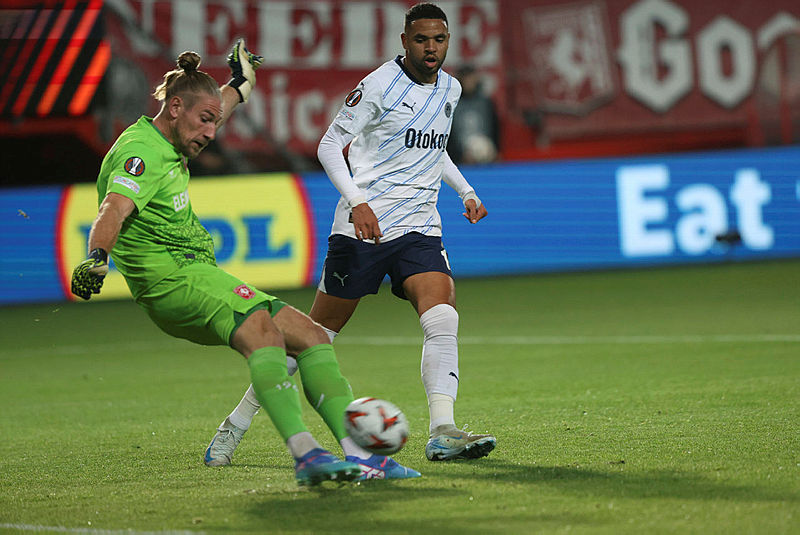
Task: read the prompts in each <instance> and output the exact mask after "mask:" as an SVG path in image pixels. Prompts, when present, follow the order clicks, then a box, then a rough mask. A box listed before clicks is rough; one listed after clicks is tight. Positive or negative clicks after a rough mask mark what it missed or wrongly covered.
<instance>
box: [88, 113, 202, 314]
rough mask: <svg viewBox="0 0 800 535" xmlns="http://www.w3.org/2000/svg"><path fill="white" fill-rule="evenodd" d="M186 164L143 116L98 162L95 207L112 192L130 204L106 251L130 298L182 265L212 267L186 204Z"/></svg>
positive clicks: (151, 120)
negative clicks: (199, 263)
mask: <svg viewBox="0 0 800 535" xmlns="http://www.w3.org/2000/svg"><path fill="white" fill-rule="evenodd" d="M186 163H187V161H186V158H185V157H184V156H183V155H182V154H181V153H180V152H178V151H177V150H176V149H175V147H174V146H173V145H172V143H170V142H169V141H168V140H167V138H165V137H164V135H163V134H162V133H161V131H159V130H158V128H156V126H155V125H154V124H153V119H151V118H150V117H144V116H143V117H141V118H140V119H139V120H138V121H137V122H136V123H134V124H133V125H131V126H130V127H128V128H127V129H126V130H125V131H124V132H123V133H122V134H121V135H120V136H119V138H118V139H117V141H116V142H115V143H114V145H113V146H112V147H111V150H109V151H108V154H106V156H105V158H104V159H103V165H102V166H101V167H100V174H99V176H98V177H97V194H98V204H99V203H102V202H103V199H104V198H105V197H106V195H107V194H108V193H118V194H120V195H124V196H125V197H128V198H129V199H131V200H132V201H133V202H134V204H135V205H136V209H135V210H134V211H133V213H132V214H131V215H130V216H128V218H127V219H126V220H125V222H124V223H123V224H122V230H121V231H120V233H119V237H118V239H117V243H116V244H115V245H114V248H113V249H112V250H111V256H112V258H113V259H114V264H115V265H116V267H117V269H119V271H120V273H121V274H122V275H123V276H124V277H125V281H126V282H127V283H128V288H130V290H131V294H133V297H134V299H137V298H138V297H139V296H141V295H142V293H144V292H145V291H146V290H147V289H149V288H150V287H151V286H153V285H154V284H156V283H157V282H159V281H160V280H162V279H164V278H165V277H166V276H168V275H169V274H171V273H173V272H174V271H176V270H177V269H179V268H181V267H183V266H186V265H189V264H194V263H197V262H202V263H206V264H212V265H216V260H215V257H214V242H213V240H212V238H211V235H210V234H209V233H208V231H207V230H206V229H205V228H203V226H202V225H201V224H200V221H199V220H198V219H197V216H196V215H195V213H194V211H192V204H191V202H190V201H189V192H188V186H189V170H188V168H187V167H186Z"/></svg>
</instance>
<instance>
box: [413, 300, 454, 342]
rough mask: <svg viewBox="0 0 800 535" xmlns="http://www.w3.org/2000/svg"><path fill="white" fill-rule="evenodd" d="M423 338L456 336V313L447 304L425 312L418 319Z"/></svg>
mask: <svg viewBox="0 0 800 535" xmlns="http://www.w3.org/2000/svg"><path fill="white" fill-rule="evenodd" d="M419 323H420V325H421V326H422V332H423V333H424V334H425V338H426V339H429V338H432V337H435V336H442V335H450V336H458V312H457V311H456V309H455V308H453V307H452V306H450V305H448V304H440V305H436V306H434V307H431V308H429V309H428V310H426V311H425V312H424V313H423V314H422V316H420V317H419Z"/></svg>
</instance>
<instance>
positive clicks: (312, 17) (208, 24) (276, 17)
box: [106, 0, 502, 159]
mask: <svg viewBox="0 0 800 535" xmlns="http://www.w3.org/2000/svg"><path fill="white" fill-rule="evenodd" d="M413 3H414V2H380V1H370V2H365V1H330V2H309V3H298V2H293V1H269V2H255V1H238V2H224V3H222V2H210V1H173V2H167V1H161V2H159V1H156V2H142V1H123V0H118V1H115V2H107V4H106V5H107V7H109V8H110V9H109V22H108V26H109V34H110V36H109V39H110V41H111V44H112V49H113V51H114V57H115V58H118V59H119V63H112V65H111V66H110V70H111V73H110V75H111V77H112V82H111V84H112V86H113V89H112V91H111V95H113V98H114V103H115V105H114V106H113V109H114V110H115V115H116V117H117V119H118V122H119V123H120V124H124V123H130V122H132V121H133V120H135V116H136V114H137V113H140V112H141V110H142V109H148V110H149V112H150V113H155V112H156V111H157V109H158V106H157V104H156V102H155V101H152V102H150V103H149V104H148V103H146V102H142V100H143V98H144V96H146V95H147V94H148V92H152V88H153V87H154V86H155V85H156V84H157V83H158V82H159V79H160V77H161V76H163V74H164V73H165V72H166V71H167V70H169V69H170V68H172V66H173V65H174V61H175V58H176V57H177V55H178V54H179V53H180V52H182V51H184V50H194V51H196V52H198V53H199V54H200V55H201V56H202V58H203V63H202V65H201V67H200V68H201V69H203V70H206V71H207V72H209V73H210V74H211V75H213V76H214V77H215V78H217V79H218V80H219V81H220V82H224V81H226V80H227V77H228V76H229V71H228V68H227V65H226V64H225V57H226V55H227V53H228V51H229V48H230V46H231V44H232V43H233V42H234V40H235V39H236V38H237V37H239V36H243V37H245V39H246V42H247V46H248V48H250V49H251V50H253V51H256V52H257V53H259V54H261V55H263V56H264V58H265V60H264V63H263V65H262V66H261V68H260V69H259V70H258V72H257V79H258V82H257V86H256V90H255V91H254V92H253V94H252V96H251V97H250V100H249V101H248V103H247V104H246V105H245V106H243V107H242V109H241V110H237V112H236V113H235V114H234V115H233V118H232V120H231V121H230V123H229V124H228V125H226V127H225V128H224V130H223V131H222V132H221V135H222V136H224V139H225V142H226V143H227V144H230V145H231V146H235V147H237V148H240V149H246V150H258V151H266V152H268V153H271V154H272V156H273V157H277V158H278V159H284V158H289V159H292V158H302V157H303V156H305V157H314V158H315V155H316V147H317V143H318V142H319V139H320V138H321V137H322V134H323V133H324V132H325V130H326V129H327V127H328V125H329V124H330V122H331V120H332V119H333V117H334V115H335V114H336V112H337V111H338V110H339V108H340V107H341V104H342V101H343V99H344V97H345V95H347V93H348V92H350V91H351V90H352V89H353V87H355V86H356V85H357V84H358V82H359V81H360V80H361V78H363V77H364V76H365V75H366V74H367V73H369V72H370V71H372V70H373V69H375V68H376V67H377V66H378V65H380V64H381V63H383V62H384V61H387V60H389V59H392V58H394V57H395V56H396V55H398V54H402V53H403V49H402V46H401V40H400V34H401V33H402V31H403V24H404V16H405V12H406V10H407V9H408V7H409V6H410V5H412V4H413ZM440 4H441V6H442V7H443V8H444V9H445V11H446V13H447V14H448V18H449V21H450V26H451V41H450V49H449V53H448V59H447V66H448V67H453V66H456V65H459V64H462V63H470V64H473V65H476V66H478V67H479V68H481V69H483V70H485V72H486V74H487V76H491V79H492V80H493V81H494V85H495V86H496V85H497V84H498V82H497V81H498V80H499V79H500V75H501V73H502V62H501V61H500V57H501V28H500V14H499V11H498V10H499V4H498V3H497V2H494V1H489V2H467V3H461V2H442V3H440ZM114 80H117V81H116V82H115V81H114ZM499 93H501V92H499ZM151 100H152V99H151ZM137 110H138V111H137Z"/></svg>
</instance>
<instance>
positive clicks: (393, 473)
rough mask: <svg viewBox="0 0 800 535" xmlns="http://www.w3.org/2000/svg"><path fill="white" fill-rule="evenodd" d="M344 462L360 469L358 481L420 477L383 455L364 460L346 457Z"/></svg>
mask: <svg viewBox="0 0 800 535" xmlns="http://www.w3.org/2000/svg"><path fill="white" fill-rule="evenodd" d="M345 460H346V461H350V462H351V463H356V464H357V465H358V466H359V467H360V468H361V477H359V478H358V480H359V481H364V480H366V479H410V478H412V477H421V476H422V474H420V473H419V472H417V471H416V470H414V469H413V468H408V467H406V466H403V465H402V464H400V463H398V462H397V461H395V460H394V459H392V458H391V457H384V456H383V455H370V456H369V457H368V458H366V459H362V458H361V457H356V456H355V455H348V456H347V457H345Z"/></svg>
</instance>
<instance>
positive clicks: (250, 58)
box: [228, 38, 264, 102]
mask: <svg viewBox="0 0 800 535" xmlns="http://www.w3.org/2000/svg"><path fill="white" fill-rule="evenodd" d="M263 61H264V57H263V56H257V55H256V54H253V53H252V52H248V50H247V48H245V46H244V39H241V38H240V39H237V40H236V43H234V45H233V49H231V53H230V54H228V66H229V67H230V68H231V76H232V78H231V81H230V82H228V85H229V86H230V87H232V88H234V89H235V90H236V91H238V92H239V102H247V98H248V97H249V96H250V92H251V91H252V90H253V87H254V86H255V85H256V69H257V68H258V66H259V65H261V63H262V62H263Z"/></svg>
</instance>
